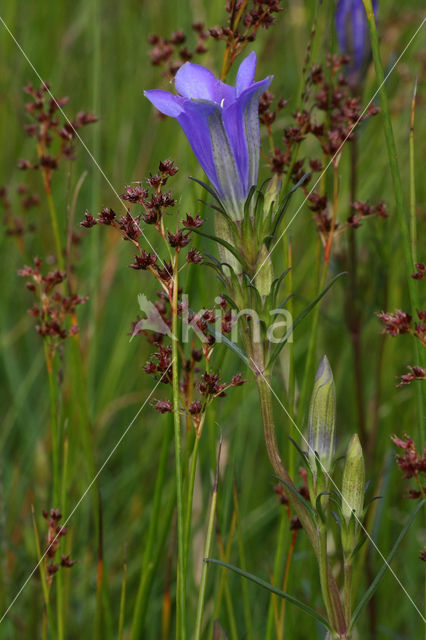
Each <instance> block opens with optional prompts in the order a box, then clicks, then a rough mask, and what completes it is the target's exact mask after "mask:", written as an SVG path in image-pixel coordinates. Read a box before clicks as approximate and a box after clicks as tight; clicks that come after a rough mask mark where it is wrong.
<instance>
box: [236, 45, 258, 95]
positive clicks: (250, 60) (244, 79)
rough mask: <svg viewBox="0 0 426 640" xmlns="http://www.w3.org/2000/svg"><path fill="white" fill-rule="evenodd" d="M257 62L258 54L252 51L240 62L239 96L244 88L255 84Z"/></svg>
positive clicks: (238, 76) (237, 85) (238, 74)
mask: <svg viewBox="0 0 426 640" xmlns="http://www.w3.org/2000/svg"><path fill="white" fill-rule="evenodd" d="M256 62H257V59H256V54H255V52H254V51H252V52H251V53H249V55H248V56H247V57H246V58H245V59H244V60H243V61H242V63H241V64H240V68H239V69H238V73H237V82H236V89H237V97H238V96H239V95H240V94H241V93H242V92H243V91H244V89H248V88H249V87H250V86H251V85H252V84H253V82H254V74H255V71H256Z"/></svg>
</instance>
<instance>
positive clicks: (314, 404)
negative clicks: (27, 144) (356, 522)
mask: <svg viewBox="0 0 426 640" xmlns="http://www.w3.org/2000/svg"><path fill="white" fill-rule="evenodd" d="M335 417H336V392H335V388H334V380H333V372H332V371H331V367H330V363H329V361H328V359H327V356H324V357H323V359H322V360H321V362H320V365H319V367H318V370H317V375H316V377H315V383H314V389H313V392H312V397H311V404H310V408H309V428H308V447H309V451H308V454H309V463H310V466H311V469H312V471H313V473H314V475H315V473H316V470H317V459H316V454H317V455H318V458H319V460H320V463H321V467H322V470H323V471H330V467H331V460H332V457H333V453H334V425H335Z"/></svg>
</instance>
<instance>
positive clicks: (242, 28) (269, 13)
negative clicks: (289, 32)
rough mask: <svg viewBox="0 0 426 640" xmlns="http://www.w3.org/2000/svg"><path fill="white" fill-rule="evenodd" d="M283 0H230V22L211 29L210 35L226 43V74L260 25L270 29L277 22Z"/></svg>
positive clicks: (254, 35)
mask: <svg viewBox="0 0 426 640" xmlns="http://www.w3.org/2000/svg"><path fill="white" fill-rule="evenodd" d="M280 4H281V0H251V1H249V2H246V0H228V2H227V3H226V11H227V13H228V14H229V18H228V24H227V25H225V26H222V27H213V28H211V29H209V33H210V36H211V37H212V38H214V39H215V40H222V41H223V42H225V43H226V49H227V55H226V61H227V64H226V65H225V67H224V68H223V71H224V72H225V75H226V74H227V73H228V71H229V69H230V68H231V66H232V65H233V63H234V61H235V59H236V58H237V56H238V55H239V54H240V53H241V52H242V51H243V49H244V47H245V46H246V45H247V44H248V43H249V42H254V40H255V39H256V35H257V32H258V30H259V29H260V27H262V28H263V29H269V27H271V26H272V25H273V24H274V23H275V15H274V14H276V13H278V12H279V11H282V10H283V9H282V7H280Z"/></svg>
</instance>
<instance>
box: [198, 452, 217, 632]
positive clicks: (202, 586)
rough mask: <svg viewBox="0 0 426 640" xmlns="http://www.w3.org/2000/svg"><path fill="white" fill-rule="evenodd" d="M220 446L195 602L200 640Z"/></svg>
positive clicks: (214, 514) (211, 542)
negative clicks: (196, 600)
mask: <svg viewBox="0 0 426 640" xmlns="http://www.w3.org/2000/svg"><path fill="white" fill-rule="evenodd" d="M221 448H222V441H220V443H219V449H218V452H217V463H216V477H215V481H214V485H213V492H212V498H211V503H210V511H209V521H208V525H207V534H206V540H205V543H204V552H203V566H202V569H201V580H200V586H199V590H198V602H197V613H196V617H195V631H194V640H201V625H202V620H203V610H204V601H205V598H206V586H207V570H208V564H207V563H206V562H204V559H205V558H209V557H210V555H211V550H212V544H213V531H214V521H215V517H216V503H217V491H218V485H219V465H220V451H221Z"/></svg>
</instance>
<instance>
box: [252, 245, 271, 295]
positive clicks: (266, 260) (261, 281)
mask: <svg viewBox="0 0 426 640" xmlns="http://www.w3.org/2000/svg"><path fill="white" fill-rule="evenodd" d="M273 280H274V271H273V267H272V262H271V257H270V255H269V252H268V249H267V248H266V245H264V244H263V245H262V249H261V250H260V253H259V258H258V260H257V275H256V278H255V285H256V289H257V290H258V291H259V293H260V295H261V296H267V295H268V294H269V292H270V291H271V286H272V282H273Z"/></svg>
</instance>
